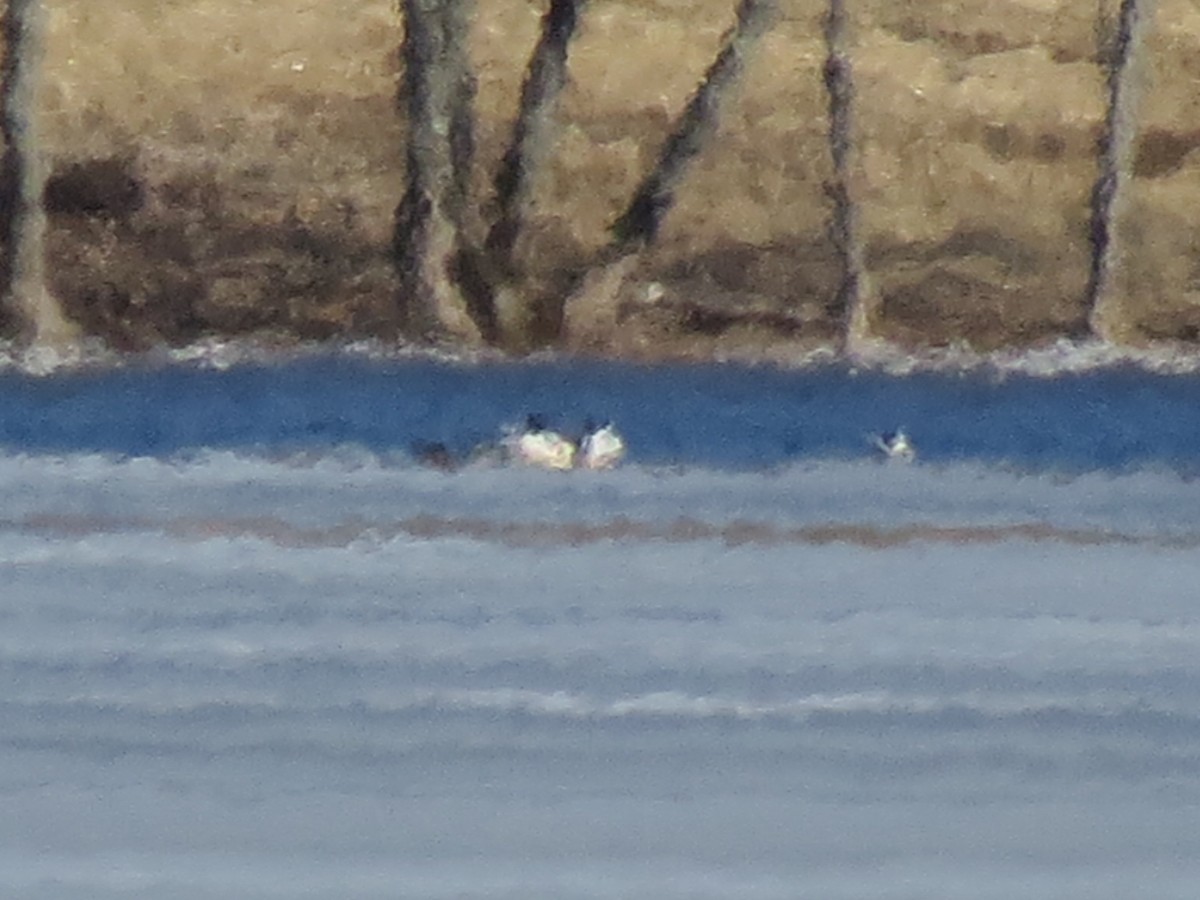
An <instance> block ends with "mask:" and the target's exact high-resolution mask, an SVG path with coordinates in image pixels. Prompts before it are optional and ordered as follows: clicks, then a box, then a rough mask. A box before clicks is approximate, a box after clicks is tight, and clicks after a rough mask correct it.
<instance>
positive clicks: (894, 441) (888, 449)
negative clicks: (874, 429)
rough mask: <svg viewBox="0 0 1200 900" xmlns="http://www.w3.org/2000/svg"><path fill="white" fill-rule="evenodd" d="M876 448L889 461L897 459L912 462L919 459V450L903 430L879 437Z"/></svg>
mask: <svg viewBox="0 0 1200 900" xmlns="http://www.w3.org/2000/svg"><path fill="white" fill-rule="evenodd" d="M875 446H876V447H878V448H879V449H880V450H881V451H882V452H883V454H884V455H885V456H886V457H887V458H888V459H895V460H899V461H901V462H912V461H913V460H915V459H916V458H917V448H916V446H915V445H914V444H913V442H912V440H911V439H910V438H909V436H908V435H907V434H905V433H904V429H903V428H897V429H896V430H895V431H889V432H887V433H886V434H881V435H877V436H876V437H875Z"/></svg>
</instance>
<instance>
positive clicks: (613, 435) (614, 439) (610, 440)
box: [577, 423, 625, 469]
mask: <svg viewBox="0 0 1200 900" xmlns="http://www.w3.org/2000/svg"><path fill="white" fill-rule="evenodd" d="M624 457H625V439H624V438H622V437H621V435H620V434H618V433H617V430H616V429H615V428H613V426H612V424H611V423H610V424H606V425H604V426H603V427H601V428H598V429H596V430H595V431H593V432H591V433H590V434H585V435H584V436H583V440H581V441H580V442H579V454H578V460H577V461H578V464H579V465H580V466H581V467H583V468H585V469H611V468H612V467H613V466H615V465H616V464H617V463H619V462H620V461H621V460H622V459H624Z"/></svg>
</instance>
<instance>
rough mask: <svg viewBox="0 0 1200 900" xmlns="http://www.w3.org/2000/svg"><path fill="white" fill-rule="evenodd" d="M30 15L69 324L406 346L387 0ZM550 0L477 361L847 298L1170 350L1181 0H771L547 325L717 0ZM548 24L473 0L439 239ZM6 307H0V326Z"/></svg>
mask: <svg viewBox="0 0 1200 900" xmlns="http://www.w3.org/2000/svg"><path fill="white" fill-rule="evenodd" d="M45 5H46V7H47V8H46V16H47V19H46V27H45V41H44V43H45V46H44V48H43V50H44V54H43V58H42V61H41V63H42V65H41V68H42V73H43V77H42V83H41V86H40V90H39V92H38V99H37V107H36V109H35V110H34V113H35V114H36V115H37V116H38V122H39V132H40V134H41V135H42V140H43V149H42V154H43V156H44V161H45V162H46V164H47V168H48V172H49V179H48V183H47V186H46V192H45V208H46V210H47V213H48V218H49V222H48V231H47V236H46V258H47V261H48V264H47V279H48V282H49V284H48V287H49V291H50V295H51V296H52V297H54V298H57V301H58V302H59V303H60V304H61V308H62V312H63V314H64V315H65V317H66V318H67V319H69V320H70V321H72V322H73V323H75V324H76V325H77V326H78V328H79V330H80V332H81V333H82V334H84V335H87V336H93V337H98V338H101V339H103V340H104V341H106V342H107V343H109V344H110V345H112V346H113V347H116V348H119V349H144V348H146V347H151V346H156V345H160V344H167V345H181V344H186V343H189V342H192V341H195V340H197V339H198V338H202V337H204V336H207V335H224V336H238V335H247V334H270V335H274V336H277V337H278V336H283V337H286V338H290V339H295V340H304V341H311V340H326V339H348V338H355V337H368V336H369V337H384V338H387V337H390V336H400V335H404V334H405V333H406V331H408V330H410V323H411V316H408V315H406V312H405V309H404V296H403V290H404V288H403V285H402V283H401V282H402V279H399V278H398V277H397V274H396V269H395V266H394V263H393V252H394V248H393V245H394V237H395V229H396V225H395V215H396V209H397V206H398V205H399V204H400V201H401V199H402V196H403V195H404V191H405V187H406V171H407V169H406V165H407V166H408V168H411V160H410V161H409V162H408V163H407V164H406V149H411V148H410V145H409V143H408V142H409V138H410V137H411V135H412V134H413V131H412V129H411V128H410V125H411V123H410V122H408V121H407V119H406V113H405V110H406V109H409V108H410V107H406V106H405V105H404V103H403V102H399V100H398V98H400V95H401V94H402V86H403V84H404V76H405V69H404V62H403V58H402V56H401V54H400V48H401V44H402V41H403V38H404V34H405V23H404V20H403V17H402V15H401V13H400V11H399V10H398V9H397V6H396V4H395V3H394V2H393V0H345V2H341V3H338V4H332V5H329V6H324V5H319V4H309V5H297V4H294V3H289V2H285V0H262V2H260V3H257V4H239V5H237V6H236V7H234V8H231V7H230V6H229V4H223V3H219V2H216V0H208V2H203V0H202V2H190V3H186V4H185V3H180V2H163V0H130V2H127V3H122V4H95V3H91V2H88V0H54V2H47V3H46V4H45ZM574 6H576V7H577V12H578V19H579V21H578V25H577V32H576V33H575V34H574V36H573V39H572V40H571V42H570V47H569V57H568V58H567V60H566V78H565V84H564V85H563V87H562V92H561V96H560V97H559V98H558V99H557V103H556V106H555V107H554V113H553V127H552V128H548V129H546V137H544V138H542V139H541V140H543V142H544V147H542V148H540V150H539V153H538V156H537V159H538V162H537V169H536V171H533V170H531V178H530V180H529V185H528V199H527V206H526V214H525V216H524V219H523V226H524V227H523V230H522V232H521V234H520V236H519V240H518V241H517V242H516V249H515V251H514V254H513V256H512V261H513V267H514V268H515V269H516V270H517V272H516V276H517V277H515V278H512V277H509V278H508V281H507V282H506V284H507V285H508V288H507V289H509V290H510V291H511V292H513V293H514V294H516V295H517V296H518V298H519V299H518V300H517V301H514V302H517V303H518V305H519V306H520V309H521V312H520V313H519V315H518V317H517V319H518V326H516V328H517V331H519V336H518V339H509V340H506V341H505V343H506V345H507V346H511V347H512V348H514V349H518V350H527V349H531V348H536V347H538V346H559V347H566V348H567V349H571V350H577V351H581V352H588V353H599V354H603V355H615V356H625V357H636V358H661V357H687V358H713V357H728V356H737V357H739V358H754V357H755V356H756V355H761V356H764V357H772V356H779V355H782V354H786V353H787V352H789V349H794V348H811V347H814V346H820V345H829V344H837V343H839V342H841V341H844V340H845V338H846V335H847V331H846V329H847V323H848V322H850V321H851V319H852V318H853V317H852V316H851V312H852V310H851V309H850V306H854V307H855V308H856V309H857V310H858V314H859V316H860V319H861V321H860V324H859V333H858V336H859V337H868V336H870V337H878V338H881V339H884V340H888V341H892V342H896V343H899V344H901V345H908V346H914V347H920V346H924V347H930V346H932V347H937V346H946V345H954V344H966V345H970V346H972V347H975V348H977V349H980V350H991V349H995V348H1002V347H1010V346H1030V345H1038V344H1040V343H1045V342H1049V341H1053V340H1055V339H1056V338H1059V337H1063V336H1067V337H1081V336H1086V335H1088V334H1092V333H1096V332H1097V331H1100V332H1103V333H1102V335H1101V336H1104V337H1108V338H1110V339H1112V340H1114V341H1117V342H1121V343H1128V344H1132V345H1140V344H1146V343H1150V342H1155V341H1182V342H1196V341H1198V340H1200V263H1198V262H1197V260H1200V222H1198V221H1197V219H1196V217H1195V215H1194V212H1193V211H1194V210H1195V209H1197V208H1200V154H1197V153H1196V149H1197V148H1198V147H1200V99H1197V98H1198V97H1200V93H1198V92H1197V91H1196V85H1197V83H1198V79H1200V14H1198V13H1197V12H1196V10H1194V9H1193V8H1192V5H1191V4H1189V3H1187V2H1185V0H1158V2H1157V3H1154V4H1150V3H1145V2H1143V3H1140V4H1139V3H1134V2H1132V0H1125V2H1123V3H1122V2H1119V0H1097V2H1096V3H1092V4H1081V3H1079V2H1075V0H959V2H954V3H935V4H930V3H922V2H916V0H914V2H899V3H898V2H886V0H863V2H854V0H844V2H832V3H826V2H811V3H809V2H791V3H779V4H778V8H777V9H776V10H774V17H773V20H772V22H771V26H770V28H769V30H767V31H766V33H765V34H764V35H763V36H762V37H761V39H760V40H757V41H756V43H755V46H754V47H753V48H752V50H748V51H747V52H746V53H745V54H744V59H742V58H740V57H739V60H738V62H739V63H740V64H742V65H743V70H742V71H740V72H739V73H738V81H737V84H736V88H735V89H734V90H731V91H730V93H729V95H728V97H725V98H724V99H723V100H722V102H721V104H720V111H719V116H716V115H714V117H713V120H712V121H711V123H709V124H710V125H711V129H710V130H711V132H712V133H711V134H710V135H708V136H707V137H706V138H705V141H704V144H703V146H702V147H700V150H699V152H698V153H697V154H696V155H695V158H694V159H692V160H690V162H689V164H688V167H687V169H686V171H685V172H684V173H683V175H682V177H681V178H680V179H679V182H678V185H677V187H676V188H675V192H674V195H673V197H672V198H671V199H672V203H671V205H670V207H669V209H667V210H666V211H665V214H664V215H663V216H662V220H661V223H660V224H659V225H658V226H657V231H656V232H655V233H654V235H653V241H648V242H646V243H645V246H639V247H638V250H637V252H636V253H631V254H630V255H629V258H628V259H626V260H624V261H623V262H622V265H621V267H620V268H619V271H617V270H616V269H613V272H611V273H609V274H610V275H611V277H609V280H608V281H606V282H605V283H604V286H603V288H604V289H603V291H602V292H601V294H600V295H598V296H600V297H601V300H600V301H597V302H596V303H594V304H593V308H586V309H585V307H586V304H585V303H581V304H580V305H579V306H578V309H576V310H575V311H573V310H572V308H568V309H565V310H564V308H563V304H562V300H561V298H562V297H563V296H564V295H568V294H570V293H571V292H572V291H573V290H576V289H577V288H578V286H579V283H580V281H581V279H584V278H585V276H586V275H587V274H588V273H590V272H593V271H596V270H598V269H605V266H607V265H608V264H609V263H611V261H612V259H611V255H606V248H608V247H610V246H611V244H612V233H611V231H610V228H611V226H612V225H613V223H614V222H616V221H617V220H618V219H619V218H620V217H621V216H622V214H623V213H624V212H626V211H627V209H628V205H629V204H630V201H631V198H633V197H634V196H635V195H636V193H637V191H638V190H639V185H642V184H644V182H645V180H646V179H647V176H648V175H649V174H650V173H652V172H653V171H654V170H655V166H656V164H659V163H661V160H662V155H663V149H662V148H663V146H664V142H667V141H668V140H669V139H670V138H671V136H672V135H673V134H677V133H678V128H679V123H680V121H681V117H682V116H684V114H685V113H686V111H687V107H688V103H689V100H690V99H692V98H693V97H695V95H696V93H697V88H698V85H701V84H703V83H704V80H705V78H706V73H711V69H712V67H713V66H714V60H715V59H717V58H718V57H719V54H720V53H721V51H722V47H723V46H724V45H723V41H727V36H728V34H729V32H730V28H731V26H732V25H733V22H734V12H735V8H737V4H736V3H735V2H734V0H656V2H651V3H645V2H633V0H591V2H588V3H579V4H575V5H574ZM547 8H548V6H547V4H546V3H542V2H531V0H489V2H487V3H478V4H475V5H474V7H473V10H472V12H471V16H470V19H469V26H470V27H469V35H468V42H467V44H466V46H467V47H468V49H469V62H470V67H471V70H472V72H473V74H474V78H475V84H474V88H475V92H474V101H473V105H472V109H473V112H474V131H473V135H474V157H473V164H472V166H471V167H470V170H469V184H468V185H467V186H466V187H465V189H464V190H465V192H466V194H467V195H468V196H469V197H470V198H471V202H470V204H469V208H468V209H467V210H466V211H465V213H464V215H463V225H462V227H463V229H464V232H465V233H467V234H470V235H473V236H476V237H477V238H479V239H480V242H482V235H483V234H485V233H486V231H487V226H488V224H489V221H492V220H494V218H495V204H496V202H497V200H496V195H495V192H494V186H493V180H494V179H495V176H496V173H497V171H498V170H499V168H500V166H501V162H502V160H503V158H504V155H505V153H506V151H507V150H509V148H510V147H511V146H512V139H513V126H514V122H515V121H516V119H517V117H518V105H519V103H520V102H521V97H522V84H523V83H524V82H525V81H526V77H527V65H528V63H529V59H530V56H531V54H532V53H533V51H534V48H535V46H536V45H537V42H538V40H539V35H540V34H541V33H542V30H543V16H544V15H545V13H546V11H547ZM831 11H832V12H834V13H837V14H838V15H840V19H838V20H837V25H838V27H837V28H836V29H831V27H830V23H831ZM838 78H841V79H843V81H842V82H841V83H840V84H841V86H840V87H839V86H838V85H839V82H838ZM1114 86H1116V87H1114ZM1118 89H1119V90H1118ZM1119 91H1123V92H1124V93H1123V94H1121V93H1120V92H1119ZM401 99H402V98H401ZM1118 107H1119V108H1118ZM1106 179H1107V180H1106ZM1105 191H1107V192H1108V193H1107V194H1106V193H1105ZM609 268H612V267H611V266H610V267H609ZM605 271H607V270H605ZM1098 273H1099V275H1102V276H1103V277H1099V275H1098ZM512 274H513V273H511V272H510V273H506V277H507V276H511V275H512ZM606 277H608V276H606ZM555 298H559V299H555ZM589 302H590V301H589ZM579 310H584V311H585V312H586V315H584V314H583V313H580V312H579ZM499 314H500V315H501V316H503V315H504V309H503V307H501V309H500V313H499ZM573 316H574V318H572V317H573ZM19 318H20V317H19V316H18V315H16V314H15V313H14V312H13V310H12V309H11V308H9V309H8V310H7V314H6V316H5V317H4V319H3V322H2V324H3V325H4V327H5V330H6V331H7V332H8V333H10V334H12V333H15V332H16V331H18V330H19V329H20V327H21V322H20V321H19ZM580 323H582V324H580ZM502 325H503V323H502ZM502 325H501V326H497V327H498V333H499V332H501V331H503V327H502Z"/></svg>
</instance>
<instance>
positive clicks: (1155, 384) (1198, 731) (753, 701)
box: [0, 358, 1200, 900]
mask: <svg viewBox="0 0 1200 900" xmlns="http://www.w3.org/2000/svg"><path fill="white" fill-rule="evenodd" d="M1198 387H1200V379H1197V378H1196V376H1194V375H1188V374H1175V375H1158V374H1154V373H1150V372H1147V371H1145V370H1141V369H1137V370H1134V369H1120V370H1114V369H1111V368H1100V369H1096V370H1089V371H1085V372H1066V373H1063V374H1060V375H1057V376H1045V375H1039V376H1036V377H1034V376H1016V377H1008V378H1000V379H997V378H994V377H991V376H987V375H974V374H966V375H964V374H961V373H957V374H954V373H952V374H939V373H934V374H928V373H927V374H924V375H922V374H920V373H918V374H915V375H909V376H906V377H894V376H886V375H882V374H872V373H858V374H855V373H850V372H847V371H845V370H844V369H836V368H832V367H828V368H818V369H814V370H809V371H799V372H790V373H789V372H781V371H777V370H741V369H717V368H706V367H697V368H691V369H666V368H664V369H638V368H628V367H620V366H595V365H584V364H570V363H547V364H543V365H524V366H484V365H472V366H463V365H455V364H450V363H432V362H428V361H419V360H418V361H403V360H401V361H396V360H385V361H380V360H352V359H346V358H337V359H318V360H309V361H303V360H301V361H290V362H286V363H279V364H270V363H267V364H260V363H255V364H242V365H234V366H231V367H228V368H222V369H220V370H217V369H212V368H206V367H203V366H195V365H190V364H186V365H180V364H176V365H172V366H167V367H157V368H156V367H145V368H141V369H138V368H135V367H126V368H119V369H112V370H102V371H92V372H80V373H59V374H56V375H53V376H51V377H49V378H33V377H29V376H25V375H23V374H21V373H19V372H11V373H4V374H0V446H2V448H3V449H2V451H0V500H2V505H0V678H2V679H3V684H4V685H5V690H4V692H3V695H2V696H0V808H3V810H4V815H2V816H0V896H11V897H22V898H26V897H28V898H39V900H42V898H89V900H90V898H115V897H121V898H125V897H137V898H176V897H178V898H218V897H219V898H229V897H238V898H268V897H270V898H275V897H304V898H376V897H378V898H384V897H389V898H390V897H446V898H449V897H489V898H490V897H511V898H518V897H519V898H530V897H535V898H537V897H547V898H550V897H554V898H558V897H564V898H609V897H612V898H615V897H621V898H629V897H647V898H651V897H652V898H684V897H687V898H709V897H712V898H726V897H729V898H734V897H736V898H797V897H801V898H803V897H813V898H822V900H824V898H834V900H837V898H868V897H869V898H876V897H878V898H955V900H959V898H1005V900H1008V898H1013V897H1022V898H1081V900H1082V898H1088V900H1094V898H1114V900H1115V898H1128V897H1154V898H1184V897H1188V898H1191V897H1193V896H1195V892H1196V885H1197V884H1200V862H1198V860H1200V837H1197V835H1200V828H1198V827H1197V826H1200V751H1198V750H1197V747H1198V746H1200V744H1198V738H1200V652H1198V651H1200V615H1198V614H1197V597H1198V596H1200V588H1198V587H1197V585H1200V554H1198V552H1197V550H1198V548H1200V481H1197V480H1195V479H1194V474H1195V468H1196V461H1197V458H1198V457H1197V456H1196V454H1195V449H1194V448H1195V447H1196V446H1200V443H1198V441H1197V438H1198V437H1200V415H1198V414H1197V413H1196V411H1195V410H1194V409H1193V406H1194V399H1195V398H1196V397H1197V396H1198V393H1197V388H1198ZM530 409H536V410H549V411H551V412H553V413H555V414H557V415H560V416H562V417H563V418H564V419H568V420H579V421H582V420H583V418H584V417H585V416H587V415H594V416H596V417H598V418H601V419H608V418H611V419H612V421H613V422H615V423H616V424H617V425H618V427H620V429H621V431H622V434H623V435H624V436H625V437H626V440H627V442H628V458H627V459H626V461H625V463H624V464H623V465H622V466H621V467H619V468H617V469H614V470H612V471H600V472H592V471H584V470H580V471H574V472H569V473H561V472H545V471H541V470H537V469H528V468H521V467H512V468H505V467H498V466H479V467H470V466H468V467H466V468H464V469H462V470H461V471H458V472H455V473H446V472H443V471H438V470H434V469H430V468H427V467H423V466H421V465H419V464H418V463H417V462H415V461H414V459H413V458H412V455H411V452H410V451H411V448H412V447H413V446H414V444H415V443H416V442H419V441H422V440H429V441H438V442H441V443H444V444H445V445H446V446H448V447H451V448H455V449H463V448H469V447H471V446H473V445H475V444H477V443H478V441H479V440H480V439H481V438H484V437H486V436H488V435H494V434H497V433H499V428H500V427H501V425H502V423H504V422H511V421H519V420H520V417H521V415H522V414H524V413H525V412H527V411H529V410H530ZM895 421H903V422H904V423H905V424H906V429H907V430H908V431H909V433H910V434H911V435H912V437H913V440H914V442H916V443H918V444H919V446H920V447H921V456H920V458H919V459H918V461H917V462H915V463H914V464H913V465H911V466H893V465H887V464H884V463H882V462H881V461H880V460H879V459H878V456H879V454H878V453H877V452H876V451H875V450H874V448H872V447H871V446H869V444H867V442H865V441H864V440H863V435H865V434H871V433H877V432H879V431H881V430H884V429H886V428H888V427H891V426H892V425H893V423H894V422H895ZM981 423H986V425H987V427H980V425H981Z"/></svg>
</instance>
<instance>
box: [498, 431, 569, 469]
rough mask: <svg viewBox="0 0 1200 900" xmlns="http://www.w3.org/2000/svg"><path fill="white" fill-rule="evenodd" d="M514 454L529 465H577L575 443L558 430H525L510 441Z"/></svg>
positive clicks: (554, 467)
mask: <svg viewBox="0 0 1200 900" xmlns="http://www.w3.org/2000/svg"><path fill="white" fill-rule="evenodd" d="M509 449H510V452H511V453H512V455H513V456H514V457H515V458H516V459H517V460H519V461H520V462H523V463H525V464H526V465H529V466H540V467H541V468H543V469H558V470H565V469H571V468H574V466H575V444H574V443H572V442H571V441H569V440H567V439H566V438H565V437H563V436H562V435H561V434H559V433H558V432H557V431H549V430H538V431H525V432H522V433H521V434H518V435H514V436H513V438H512V439H511V440H510V441H509Z"/></svg>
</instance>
